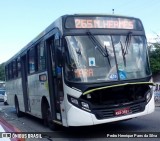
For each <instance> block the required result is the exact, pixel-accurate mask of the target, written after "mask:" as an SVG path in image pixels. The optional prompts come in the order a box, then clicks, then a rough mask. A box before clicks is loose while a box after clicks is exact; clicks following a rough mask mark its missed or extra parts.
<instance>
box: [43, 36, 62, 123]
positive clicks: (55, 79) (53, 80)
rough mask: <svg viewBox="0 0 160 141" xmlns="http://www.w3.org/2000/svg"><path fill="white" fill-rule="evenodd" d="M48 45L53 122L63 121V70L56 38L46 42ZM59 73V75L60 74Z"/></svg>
mask: <svg viewBox="0 0 160 141" xmlns="http://www.w3.org/2000/svg"><path fill="white" fill-rule="evenodd" d="M46 45H47V62H48V64H47V66H48V67H47V69H48V83H49V84H48V86H49V93H50V105H53V106H50V110H51V116H52V119H53V120H56V121H60V122H61V121H62V119H61V110H60V97H61V95H62V93H63V88H62V78H61V76H58V75H61V68H60V67H59V66H58V63H57V59H56V58H57V53H56V47H55V36H53V37H51V38H50V39H49V40H47V42H46ZM58 73H59V74H58Z"/></svg>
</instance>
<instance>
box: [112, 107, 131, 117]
mask: <svg viewBox="0 0 160 141" xmlns="http://www.w3.org/2000/svg"><path fill="white" fill-rule="evenodd" d="M129 112H130V109H129V108H123V109H118V110H115V115H116V116H119V115H126V114H128V113H129Z"/></svg>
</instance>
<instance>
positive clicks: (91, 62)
mask: <svg viewBox="0 0 160 141" xmlns="http://www.w3.org/2000/svg"><path fill="white" fill-rule="evenodd" d="M5 74H6V92H7V95H8V103H9V104H10V105H13V106H15V109H16V114H17V116H18V117H20V116H22V114H23V113H27V114H30V115H33V116H35V117H38V118H40V119H42V120H43V122H44V124H45V125H47V126H49V127H50V128H51V129H53V130H56V129H57V127H58V126H59V125H62V126H65V127H69V126H90V125H97V124H104V123H110V122H116V121H124V120H127V119H132V118H135V117H139V116H143V115H146V114H150V113H152V112H153V111H154V109H155V103H154V94H153V85H154V84H153V82H152V73H151V69H150V64H149V55H148V49H147V40H146V35H145V31H144V27H143V24H142V22H141V20H140V19H138V18H134V17H128V16H119V15H98V14H97V15H91V14H88V15H87V14H73V15H64V16H61V17H59V18H58V19H57V20H55V21H54V22H53V23H52V24H51V25H49V26H48V27H47V28H46V29H45V30H44V31H43V32H41V33H40V34H39V35H38V36H37V37H36V38H34V39H33V40H32V41H31V42H29V43H28V44H27V45H26V46H25V47H23V48H22V49H21V50H20V51H19V52H17V54H15V55H14V56H13V57H12V58H10V59H9V60H8V61H7V62H6V64H5Z"/></svg>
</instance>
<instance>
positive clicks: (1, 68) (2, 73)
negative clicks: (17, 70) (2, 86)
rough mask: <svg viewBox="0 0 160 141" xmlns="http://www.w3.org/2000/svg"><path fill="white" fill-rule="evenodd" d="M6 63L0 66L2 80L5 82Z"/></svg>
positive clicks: (0, 78)
mask: <svg viewBox="0 0 160 141" xmlns="http://www.w3.org/2000/svg"><path fill="white" fill-rule="evenodd" d="M4 70H5V69H4V63H2V64H0V80H2V81H5V71H4Z"/></svg>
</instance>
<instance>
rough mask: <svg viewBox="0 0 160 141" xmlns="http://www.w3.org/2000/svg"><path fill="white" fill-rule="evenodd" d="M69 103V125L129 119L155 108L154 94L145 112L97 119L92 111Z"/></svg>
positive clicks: (85, 124)
mask: <svg viewBox="0 0 160 141" xmlns="http://www.w3.org/2000/svg"><path fill="white" fill-rule="evenodd" d="M69 105H70V107H71V108H70V109H69V111H68V112H67V123H68V126H88V125H96V124H103V123H110V122H115V121H121V120H127V119H131V118H135V117H139V116H143V115H146V114H150V113H152V112H153V111H154V110H155V103H154V96H152V99H151V100H150V102H149V103H148V104H147V105H146V106H145V110H144V111H143V112H139V113H135V114H129V115H123V116H118V117H113V118H107V119H101V120H99V119H97V118H96V116H95V115H94V114H92V113H89V112H86V111H84V110H82V109H79V108H77V107H75V106H73V105H72V104H70V103H69Z"/></svg>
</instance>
